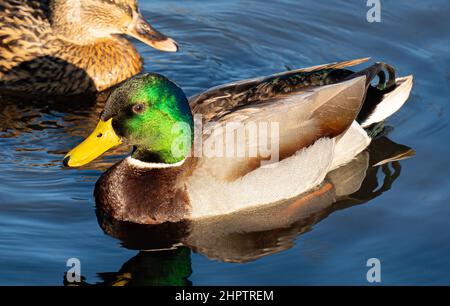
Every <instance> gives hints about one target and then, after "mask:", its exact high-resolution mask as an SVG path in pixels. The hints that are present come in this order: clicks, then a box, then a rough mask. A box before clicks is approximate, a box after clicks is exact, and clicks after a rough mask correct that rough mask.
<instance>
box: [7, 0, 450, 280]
mask: <svg viewBox="0 0 450 306" xmlns="http://www.w3.org/2000/svg"><path fill="white" fill-rule="evenodd" d="M365 2H366V1H357V0H354V1H335V0H333V1H332V0H329V1H310V0H302V1H297V0H296V1H294V0H285V1H252V0H242V1H237V0H227V1H153V0H152V1H150V0H148V1H142V0H141V1H140V3H141V7H142V10H143V11H144V14H145V15H146V16H147V17H148V19H149V20H150V21H151V22H152V23H153V24H154V25H155V27H157V28H159V29H160V30H161V31H162V32H164V33H166V34H168V35H170V36H172V37H174V38H175V39H176V40H177V41H178V42H179V43H180V45H181V52H179V53H177V54H169V53H161V52H158V51H155V50H153V49H150V48H148V47H146V46H144V45H142V44H141V43H136V44H137V46H138V49H139V50H140V52H141V54H142V55H143V57H144V59H145V71H155V72H159V73H162V74H165V75H167V76H168V77H170V78H171V79H173V80H174V81H176V82H177V83H178V84H179V85H180V86H182V87H183V89H184V90H185V91H186V93H187V94H188V95H192V94H195V93H198V92H200V91H202V90H205V89H207V88H209V87H211V86H215V85H219V84H221V83H225V82H229V81H235V80H240V79H244V78H249V77H255V76H262V75H267V74H271V73H275V72H280V71H284V70H286V69H288V68H296V67H303V66H311V65H317V64H321V63H327V62H333V61H339V60H347V59H352V58H357V57H367V56H370V57H372V60H373V61H376V60H381V61H385V62H387V63H390V64H392V65H393V66H395V67H396V68H397V71H398V74H399V75H407V74H413V75H414V82H415V84H414V88H413V92H412V94H411V97H410V99H409V101H408V103H407V104H406V105H405V107H404V108H403V109H402V110H401V111H400V112H398V113H397V114H395V115H394V116H393V117H391V118H390V119H389V120H388V121H387V125H388V126H391V127H393V128H391V129H388V130H390V132H389V134H388V137H389V140H388V139H387V138H386V139H382V140H381V144H378V147H376V148H372V149H371V151H370V162H369V157H368V156H366V157H364V156H361V157H360V158H361V159H360V160H358V162H359V164H355V165H354V166H353V167H352V171H356V170H358V169H360V168H358V167H359V166H361V165H363V166H364V165H367V163H369V164H370V163H372V161H373V160H375V159H376V157H374V156H375V155H376V154H378V153H377V152H382V153H386V152H385V151H386V150H388V148H389V150H393V151H395V150H400V151H401V150H407V148H405V147H403V146H400V144H401V145H405V146H407V147H410V148H413V149H414V150H415V151H416V155H415V156H414V157H413V158H410V159H407V160H402V161H400V162H392V163H389V164H387V165H385V166H383V167H377V168H376V167H372V168H371V169H372V170H370V171H369V170H367V174H366V179H365V180H364V182H363V183H362V187H361V188H360V190H359V191H358V192H356V193H354V194H352V195H351V196H347V197H344V198H342V199H341V201H340V202H338V203H335V204H332V203H328V202H326V199H325V200H324V201H323V202H321V203H326V204H320V205H323V206H319V204H317V205H312V204H314V203H312V204H311V205H310V206H308V207H307V209H306V208H305V211H299V212H298V214H299V216H300V217H299V218H298V220H295V222H294V221H293V222H291V223H289V226H283V225H274V229H272V230H270V229H267V228H263V227H261V228H258V226H257V224H272V223H274V224H275V223H276V222H275V221H276V220H274V218H276V216H277V215H276V214H275V213H274V212H273V211H270V210H269V211H267V212H265V213H261V215H260V216H258V218H259V219H255V220H256V221H258V222H256V221H255V220H254V221H255V225H254V226H255V229H254V230H251V229H249V227H250V225H249V226H247V228H242V229H240V226H243V225H242V224H245V222H246V220H248V219H246V218H243V217H236V218H234V219H233V218H232V217H230V219H229V220H226V223H225V225H224V224H219V223H220V222H219V223H216V221H214V220H212V221H211V222H210V223H208V224H198V225H194V226H191V227H190V229H189V235H188V237H184V238H183V239H184V240H183V239H181V240H182V241H183V242H184V243H183V244H184V245H185V246H183V247H178V248H174V249H172V250H164V251H158V252H156V251H154V252H141V251H139V249H142V248H155V247H156V246H155V245H154V244H155V242H148V243H149V244H150V245H146V243H147V242H146V239H150V240H151V238H155V237H156V238H157V237H164V239H163V238H161V239H162V240H164V241H165V242H167V236H168V235H171V233H173V234H174V235H175V234H178V235H181V236H183V234H181V233H180V232H181V231H184V230H186V226H181V228H175V229H174V228H170V229H169V228H168V229H166V230H165V229H160V230H159V231H154V232H152V231H149V232H145V233H141V232H140V231H139V230H136V232H135V233H134V232H133V231H132V230H131V231H128V232H126V233H127V234H126V235H125V234H123V231H121V230H120V229H119V230H116V229H115V230H112V229H111V228H114V227H113V226H111V227H108V226H106V229H105V226H104V224H103V226H102V227H100V226H99V220H98V219H97V216H96V213H95V203H94V200H93V196H92V191H93V187H94V184H95V181H96V180H97V178H98V177H99V175H100V174H101V173H102V171H104V170H106V169H107V168H108V167H109V166H110V165H111V164H112V163H114V162H115V161H117V160H118V159H119V158H120V157H121V156H123V155H124V154H127V152H128V151H127V148H123V149H121V150H119V151H118V150H116V151H114V152H112V153H111V154H109V155H108V156H106V157H104V158H103V159H100V160H99V161H97V162H96V163H95V164H94V165H93V166H89V167H86V168H81V169H77V170H73V169H70V170H67V169H63V168H62V165H61V160H62V157H63V156H64V153H65V152H67V151H68V150H69V149H70V148H72V147H73V146H74V145H76V144H77V143H78V142H80V140H81V139H82V137H83V136H86V135H87V134H88V133H89V131H90V130H91V129H92V128H93V127H94V125H95V122H96V120H97V118H98V114H99V112H100V110H101V105H102V102H101V100H102V97H100V98H99V102H98V103H97V105H95V106H92V105H89V104H87V103H81V102H83V101H81V102H80V101H77V100H75V99H67V101H64V102H63V104H64V106H62V105H61V103H60V102H54V103H40V104H39V103H36V104H32V105H30V104H29V103H23V101H21V100H20V99H18V100H13V99H11V98H1V101H0V148H1V151H0V152H1V154H0V275H1V278H0V284H15V285H19V284H44V285H47V284H48V285H62V284H63V283H64V273H65V271H66V270H67V267H66V260H67V259H68V258H71V257H76V258H79V259H80V261H81V263H82V266H81V272H82V275H83V277H84V281H85V282H86V283H89V284H101V283H106V284H111V283H115V282H123V283H128V284H155V283H156V284H158V283H159V284H161V283H175V284H190V283H192V284H194V285H217V284H249V285H250V284H251V285H254V284H367V281H366V272H367V269H368V268H367V267H366V261H367V259H369V258H372V257H375V258H379V259H380V261H381V263H382V281H383V284H449V283H450V256H449V255H450V222H449V218H450V191H449V190H450V176H449V170H450V166H449V165H450V164H449V162H448V160H449V156H450V147H449V144H448V141H449V136H450V135H449V112H450V106H449V105H450V101H449V95H450V85H449V82H450V22H449V18H448V16H449V15H450V4H449V2H448V1H447V0H434V1H418V0H410V1H406V0H404V1H382V21H381V23H373V24H371V23H368V22H367V21H366V11H367V9H368V8H367V7H366V5H365ZM383 141H384V142H383ZM391 142H395V143H397V144H398V145H397V146H395V145H394V144H393V143H391ZM376 145H377V144H374V146H376ZM380 148H381V149H380ZM380 154H381V153H380ZM364 167H365V166H364ZM364 167H363V168H361V169H362V171H363V172H364V170H365V169H366V168H364ZM355 169H356V170H355ZM361 173H362V172H361ZM341 175H347V174H346V173H338V174H336V176H338V177H341ZM352 177H357V175H356V174H355V175H353V176H352ZM306 210H307V211H306ZM276 213H279V211H277V212H276ZM250 214H251V213H250ZM252 220H253V219H252ZM100 224H102V222H100ZM246 225H248V224H246ZM244 227H245V226H244ZM229 228H233V229H234V228H236V230H235V231H234V232H232V233H229V232H228V230H229ZM108 229H109V230H108ZM105 233H107V234H105ZM133 233H134V234H133ZM158 235H159V236H158ZM130 237H131V238H130ZM170 238H173V237H170ZM175 240H176V241H175V243H179V240H177V239H175ZM156 244H158V243H156ZM162 247H165V245H164V243H163V245H161V248H162Z"/></svg>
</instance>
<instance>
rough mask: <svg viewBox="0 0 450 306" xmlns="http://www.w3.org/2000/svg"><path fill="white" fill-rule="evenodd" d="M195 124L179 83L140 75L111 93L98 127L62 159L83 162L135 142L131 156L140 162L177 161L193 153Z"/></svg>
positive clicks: (71, 163) (74, 164)
mask: <svg viewBox="0 0 450 306" xmlns="http://www.w3.org/2000/svg"><path fill="white" fill-rule="evenodd" d="M193 127H194V124H193V119H192V113H191V109H190V108H189V103H188V100H187V99H186V96H185V95H184V93H183V91H182V90H181V88H179V87H178V86H177V85H176V84H175V83H173V82H171V81H170V80H168V79H167V78H165V77H164V76H162V75H159V74H154V73H153V74H144V75H140V76H136V77H134V78H132V79H130V80H128V81H126V82H125V83H124V84H122V85H121V86H120V87H119V88H117V89H116V90H115V91H114V92H113V93H112V94H111V96H110V97H109V98H108V100H107V101H106V105H105V109H104V111H103V112H102V114H101V115H100V122H99V123H98V125H97V127H96V129H95V130H94V131H93V132H92V134H91V135H90V136H89V137H88V138H87V139H86V140H85V141H84V142H82V143H81V144H80V145H78V146H77V147H76V148H75V149H73V150H72V151H70V152H69V153H68V154H67V155H66V157H65V159H64V164H65V165H66V166H69V167H78V166H82V165H85V164H87V163H89V162H90V161H92V160H94V159H95V158H97V157H98V156H100V155H101V154H103V153H104V152H105V151H107V150H109V149H110V148H112V147H114V146H117V145H119V144H121V143H126V144H131V145H133V146H134V151H133V153H132V156H133V157H134V158H136V159H139V160H141V161H144V162H153V163H166V164H173V163H177V162H179V161H181V160H183V159H184V158H185V157H186V156H187V155H188V153H189V152H190V149H191V146H192V142H193V135H194V131H193V130H194V129H193Z"/></svg>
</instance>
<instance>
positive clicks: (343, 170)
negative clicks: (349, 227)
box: [66, 136, 414, 285]
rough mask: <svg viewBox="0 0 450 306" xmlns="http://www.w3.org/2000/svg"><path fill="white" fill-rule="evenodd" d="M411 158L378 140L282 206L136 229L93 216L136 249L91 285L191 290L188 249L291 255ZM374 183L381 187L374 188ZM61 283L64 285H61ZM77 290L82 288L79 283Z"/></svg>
mask: <svg viewBox="0 0 450 306" xmlns="http://www.w3.org/2000/svg"><path fill="white" fill-rule="evenodd" d="M412 155H414V151H413V150H412V149H411V148H409V147H407V146H404V145H400V144H397V143H394V142H392V141H391V140H389V139H388V138H387V137H385V136H381V137H379V138H377V139H375V140H374V141H373V142H372V144H371V145H370V146H369V147H368V148H367V150H366V151H364V152H362V153H361V154H359V155H358V156H357V157H356V158H355V159H354V160H353V161H352V162H350V163H349V164H347V165H345V166H343V167H340V168H338V169H336V170H334V171H332V172H330V173H329V174H328V176H327V180H326V181H325V182H324V183H323V184H321V186H319V187H318V188H316V189H315V190H313V191H311V192H308V193H306V194H303V195H300V196H298V197H296V198H294V199H290V200H288V201H285V202H283V203H277V204H275V205H270V206H269V207H260V208H258V209H256V210H245V211H241V212H238V213H233V214H229V215H225V216H220V217H214V218H205V219H200V220H196V221H184V222H179V223H165V224H161V225H139V224H133V223H126V222H119V221H116V220H113V219H111V218H110V217H109V216H108V215H106V214H105V213H103V212H102V211H99V210H97V217H98V222H99V225H100V226H101V228H102V229H103V230H104V232H105V233H106V234H108V235H110V236H112V237H114V238H116V239H119V240H120V241H121V243H122V246H123V247H125V248H128V249H135V250H140V251H139V253H138V254H137V255H136V256H135V257H133V258H131V259H130V260H128V261H127V262H126V263H125V264H124V265H123V266H122V267H121V268H120V269H119V271H118V272H108V273H105V272H102V273H99V274H98V275H99V277H100V278H101V279H102V282H100V283H97V284H96V285H191V282H190V281H189V280H188V277H189V276H190V274H191V273H192V270H191V259H190V253H191V250H192V251H194V252H197V253H200V254H202V255H204V256H207V257H208V258H210V259H214V260H218V261H223V262H233V263H245V262H250V261H254V260H257V259H258V258H261V257H264V256H267V255H270V254H274V253H277V252H281V251H284V250H287V249H289V248H291V247H292V246H293V245H294V241H295V239H296V238H298V237H299V236H300V235H302V234H303V233H306V232H308V231H311V230H312V228H313V226H314V225H315V224H317V223H318V222H320V221H321V220H323V219H325V218H326V217H328V216H329V215H330V214H331V213H333V212H335V211H338V210H341V209H346V208H350V207H352V206H355V205H360V204H364V203H367V202H368V201H370V200H372V199H374V198H376V197H378V196H379V195H381V194H382V193H384V192H386V191H388V190H389V189H390V188H391V186H392V184H393V183H394V181H395V180H396V179H397V178H398V177H399V176H400V174H401V165H400V163H399V160H402V159H405V158H408V157H410V156H412ZM378 182H382V183H381V184H379V183H378ZM66 284H68V283H66ZM79 285H89V284H88V283H87V282H86V281H85V280H83V282H82V283H81V284H79Z"/></svg>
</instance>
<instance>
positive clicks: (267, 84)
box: [190, 58, 368, 121]
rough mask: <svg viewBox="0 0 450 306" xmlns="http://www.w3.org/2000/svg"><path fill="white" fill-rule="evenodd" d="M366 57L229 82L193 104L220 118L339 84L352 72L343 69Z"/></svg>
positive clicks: (206, 115)
mask: <svg viewBox="0 0 450 306" xmlns="http://www.w3.org/2000/svg"><path fill="white" fill-rule="evenodd" d="M367 60H368V58H362V59H355V60H351V61H344V62H337V63H330V64H324V65H320V66H314V67H308V68H302V69H297V70H292V71H287V72H283V73H278V74H274V75H271V76H267V77H260V78H255V79H250V80H244V81H240V82H236V83H230V84H226V85H223V86H219V87H215V88H212V89H210V90H208V91H206V92H204V93H201V94H199V95H197V96H194V97H192V98H191V99H190V105H191V108H192V110H193V112H194V113H199V114H202V115H203V116H204V119H205V120H206V121H210V120H217V119H218V118H220V117H221V116H223V115H225V114H227V113H229V112H232V111H234V110H235V109H236V108H238V107H242V106H246V105H250V104H257V103H262V102H264V101H267V100H272V99H276V98H277V97H278V96H281V95H284V94H290V93H295V92H298V91H302V90H305V89H307V88H311V87H315V86H324V85H329V84H333V83H336V82H338V81H341V80H343V79H344V78H345V77H348V76H349V75H350V74H352V72H351V71H348V70H340V69H342V68H345V67H350V66H354V65H358V64H361V63H363V62H366V61H367Z"/></svg>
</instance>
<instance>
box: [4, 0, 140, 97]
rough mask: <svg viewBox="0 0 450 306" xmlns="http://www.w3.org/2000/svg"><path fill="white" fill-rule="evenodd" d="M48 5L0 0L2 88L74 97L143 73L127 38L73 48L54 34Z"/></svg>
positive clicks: (38, 0) (44, 1)
mask: <svg viewBox="0 0 450 306" xmlns="http://www.w3.org/2000/svg"><path fill="white" fill-rule="evenodd" d="M49 15H50V12H49V1H48V0H32V1H28V0H0V89H1V90H6V91H13V92H19V93H33V94H45V95H73V94H85V93H91V92H95V91H101V90H104V89H106V88H109V87H111V86H113V85H115V84H117V83H119V82H121V81H123V80H125V79H127V78H129V77H131V76H133V75H135V74H137V73H138V72H139V71H140V70H141V69H142V60H141V58H140V56H139V54H138V52H137V51H136V49H135V48H134V46H133V45H132V44H131V43H130V42H129V41H128V40H127V39H125V38H122V37H113V38H110V39H103V40H100V41H98V42H95V43H90V44H86V45H83V44H80V45H79V44H75V43H71V42H69V41H66V40H64V39H62V38H60V37H59V36H57V35H55V34H54V32H53V29H52V26H51V24H50V21H49V20H50V19H49Z"/></svg>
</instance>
